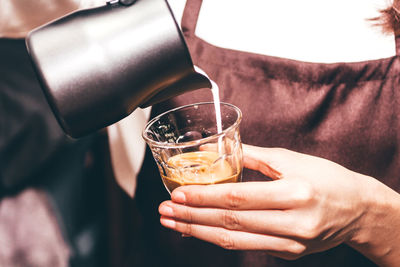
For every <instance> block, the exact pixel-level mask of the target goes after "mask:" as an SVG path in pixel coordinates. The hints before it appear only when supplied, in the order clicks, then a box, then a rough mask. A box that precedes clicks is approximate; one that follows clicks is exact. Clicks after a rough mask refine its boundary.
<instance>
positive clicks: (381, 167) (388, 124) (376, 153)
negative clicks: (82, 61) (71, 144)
mask: <svg viewBox="0 0 400 267" xmlns="http://www.w3.org/2000/svg"><path fill="white" fill-rule="evenodd" d="M201 2H202V1H201V0H189V1H188V2H187V5H186V8H185V11H184V16H183V20H182V29H183V32H184V34H185V38H186V41H187V43H188V46H189V49H190V51H191V54H192V57H193V61H194V64H196V65H198V66H199V67H200V68H202V69H203V70H205V72H206V73H207V74H208V75H209V76H210V78H211V79H213V80H214V81H216V83H217V84H218V85H219V87H220V97H221V100H222V101H224V102H228V103H232V104H234V105H237V106H238V107H239V108H240V109H241V110H242V112H243V120H242V125H241V130H240V132H241V136H242V141H243V143H246V144H252V145H258V146H264V147H284V148H287V149H291V150H295V151H298V152H302V153H307V154H312V155H315V156H319V157H324V158H327V159H329V160H332V161H334V162H337V163H339V164H341V165H343V166H345V167H347V168H349V169H351V170H354V171H356V172H360V173H363V174H366V175H370V176H373V177H375V178H377V179H379V180H380V181H382V182H383V183H385V184H387V185H388V186H390V187H391V188H393V189H394V190H396V191H398V192H399V190H400V179H399V176H400V161H399V160H400V159H399V155H400V154H399V152H400V151H399V148H400V146H399V140H400V139H399V134H400V132H399V131H398V129H399V114H400V113H399V111H398V109H399V108H400V105H399V104H400V103H399V100H400V94H399V91H398V89H399V85H400V82H399V78H400V61H399V56H398V55H399V52H400V48H399V45H397V51H396V56H394V57H390V58H385V59H379V60H370V61H364V62H356V63H334V64H321V63H306V62H300V61H296V60H289V59H284V58H278V57H271V56H265V55H258V54H253V53H247V52H240V51H235V50H229V49H222V48H219V47H216V46H213V45H211V44H209V43H207V42H205V41H204V40H202V39H200V38H198V37H197V36H195V35H194V32H195V27H196V22H197V17H198V14H199V10H200V7H201ZM399 43H400V37H396V44H399ZM293 45H295V43H294V44H293ZM211 99H212V97H211V93H210V91H209V90H208V89H204V90H198V91H194V92H191V93H187V94H184V95H182V96H179V97H177V98H175V99H172V100H170V101H167V102H164V103H162V104H160V105H157V106H155V107H154V108H153V114H159V113H160V112H162V111H164V110H166V109H170V108H172V107H175V106H179V105H183V104H187V103H194V102H198V101H204V100H211ZM148 152H149V151H147V155H146V158H145V164H144V167H143V170H142V173H141V175H140V177H139V180H138V191H137V202H138V205H139V209H140V210H141V213H142V214H141V216H143V217H141V218H142V225H143V229H141V231H140V232H141V238H142V239H139V240H140V243H139V244H138V246H137V247H136V248H135V249H134V253H133V254H132V259H133V260H134V262H136V264H138V265H137V266H207V267H209V266H218V267H220V266H233V267H238V266H243V267H244V266H251V267H258V266H307V267H308V266H335V267H337V266H375V265H374V264H373V263H372V262H370V261H369V260H368V259H366V258H365V257H364V256H362V255H361V254H359V253H358V252H357V251H355V250H353V249H351V248H349V247H348V246H346V245H340V246H338V247H335V248H333V249H330V250H328V251H325V252H321V253H317V254H313V255H308V256H305V257H303V258H301V259H299V260H296V261H286V260H282V259H279V258H274V257H271V256H268V255H267V254H266V253H264V252H249V251H229V250H224V249H222V248H219V247H217V246H214V245H212V244H208V243H205V242H203V241H200V240H197V239H195V238H182V237H181V236H180V234H178V233H175V232H174V231H171V230H168V229H163V228H162V227H161V226H160V224H159V215H158V213H157V208H158V205H159V204H160V202H161V201H163V200H165V199H168V198H169V195H168V194H167V193H166V190H165V189H164V188H163V185H162V184H161V179H160V177H159V175H158V173H157V168H156V166H155V165H154V162H153V161H154V160H153V159H152V157H151V154H150V153H148ZM243 178H244V180H245V181H249V180H256V179H257V180H259V179H266V178H265V177H262V176H261V175H259V174H255V173H254V172H249V171H246V172H245V173H244V177H243Z"/></svg>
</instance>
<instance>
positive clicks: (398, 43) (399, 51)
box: [394, 34, 400, 56]
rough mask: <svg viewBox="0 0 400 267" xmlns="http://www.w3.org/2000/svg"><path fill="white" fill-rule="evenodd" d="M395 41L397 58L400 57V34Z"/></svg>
mask: <svg viewBox="0 0 400 267" xmlns="http://www.w3.org/2000/svg"><path fill="white" fill-rule="evenodd" d="M394 41H395V43H396V56H400V34H397V35H396V36H395V37H394Z"/></svg>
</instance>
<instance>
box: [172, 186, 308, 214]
mask: <svg viewBox="0 0 400 267" xmlns="http://www.w3.org/2000/svg"><path fill="white" fill-rule="evenodd" d="M303 187H304V185H302V184H299V183H298V182H297V181H291V180H286V179H282V180H277V181H271V182H245V183H227V184H218V185H206V186H197V185H193V186H181V187H178V188H177V189H175V190H174V191H173V192H172V194H171V199H172V201H174V202H177V203H182V204H186V205H189V206H197V207H202V206H203V207H210V208H225V209H233V210H257V209H264V210H265V209H289V208H291V207H293V206H295V205H296V206H298V205H299V204H301V202H299V201H303V200H305V199H306V198H307V197H309V196H308V195H307V194H308V193H309V192H308V191H307V188H303Z"/></svg>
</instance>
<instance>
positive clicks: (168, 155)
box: [143, 102, 243, 193]
mask: <svg viewBox="0 0 400 267" xmlns="http://www.w3.org/2000/svg"><path fill="white" fill-rule="evenodd" d="M220 107H221V122H222V131H221V129H218V128H217V120H216V112H215V106H214V103H213V102H204V103H195V104H191V105H187V106H182V107H178V108H175V109H172V110H170V111H167V112H165V113H163V114H161V115H159V116H157V117H155V118H154V119H152V120H151V121H150V122H149V123H148V124H147V125H146V127H145V129H144V131H143V138H144V140H145V141H146V143H147V144H148V145H149V147H150V149H151V151H152V153H153V157H154V159H155V161H156V163H157V166H158V169H159V171H160V175H161V178H162V181H163V183H164V185H165V187H166V189H167V190H168V192H169V193H171V192H172V191H173V190H174V189H175V188H177V187H178V186H181V185H191V184H196V185H206V184H217V183H228V182H239V181H241V179H242V170H243V162H242V144H241V141H240V134H239V124H240V121H241V119H242V113H241V111H240V109H239V108H237V107H235V106H234V105H231V104H227V103H221V105H220Z"/></svg>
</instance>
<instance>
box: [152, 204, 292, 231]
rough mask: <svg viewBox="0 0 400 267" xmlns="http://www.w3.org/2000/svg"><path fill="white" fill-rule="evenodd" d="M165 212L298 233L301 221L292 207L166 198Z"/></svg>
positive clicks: (219, 224)
mask: <svg viewBox="0 0 400 267" xmlns="http://www.w3.org/2000/svg"><path fill="white" fill-rule="evenodd" d="M159 212H160V214H161V215H162V216H164V217H168V218H170V219H174V220H177V221H181V222H187V223H190V224H199V225H208V226H215V227H221V228H225V229H229V230H236V231H246V232H252V233H258V234H272V235H281V236H294V235H296V234H297V233H296V232H295V231H296V225H297V222H296V221H294V220H293V216H292V215H291V214H290V211H282V210H268V211H261V210H242V211H236V210H226V209H210V208H193V207H189V206H186V205H180V204H176V203H173V202H172V201H166V202H164V203H162V204H161V205H160V207H159Z"/></svg>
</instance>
